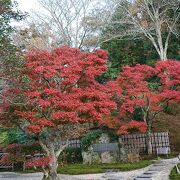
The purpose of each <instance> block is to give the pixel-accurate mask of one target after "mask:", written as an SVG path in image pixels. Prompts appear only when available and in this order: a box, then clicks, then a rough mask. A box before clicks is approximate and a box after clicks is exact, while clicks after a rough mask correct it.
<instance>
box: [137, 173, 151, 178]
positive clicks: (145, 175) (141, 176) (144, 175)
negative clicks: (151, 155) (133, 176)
mask: <svg viewBox="0 0 180 180" xmlns="http://www.w3.org/2000/svg"><path fill="white" fill-rule="evenodd" d="M137 178H152V176H151V175H149V174H142V175H140V176H137Z"/></svg>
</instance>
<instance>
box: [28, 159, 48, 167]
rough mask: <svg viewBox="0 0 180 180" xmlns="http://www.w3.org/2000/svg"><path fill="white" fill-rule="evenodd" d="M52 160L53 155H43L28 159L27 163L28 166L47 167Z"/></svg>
mask: <svg viewBox="0 0 180 180" xmlns="http://www.w3.org/2000/svg"><path fill="white" fill-rule="evenodd" d="M50 162H51V157H50V156H48V157H41V158H37V159H32V160H28V161H26V163H25V167H26V168H32V167H34V166H35V167H46V166H48V165H49V163H50Z"/></svg>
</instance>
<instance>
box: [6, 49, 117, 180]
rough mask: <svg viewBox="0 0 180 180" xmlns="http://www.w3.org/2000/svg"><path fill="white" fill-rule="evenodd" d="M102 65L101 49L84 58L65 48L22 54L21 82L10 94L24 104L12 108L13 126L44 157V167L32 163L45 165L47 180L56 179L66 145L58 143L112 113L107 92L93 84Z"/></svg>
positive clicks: (99, 85)
mask: <svg viewBox="0 0 180 180" xmlns="http://www.w3.org/2000/svg"><path fill="white" fill-rule="evenodd" d="M106 61H107V53H106V52H105V51H103V50H96V51H94V52H91V53H86V52H81V51H80V50H79V49H75V48H69V47H61V48H57V49H55V50H54V51H52V52H47V51H32V52H30V53H28V54H27V55H26V61H25V64H24V71H23V74H22V77H23V78H24V79H25V82H26V83H25V85H24V86H22V85H21V87H22V88H21V89H19V90H18V91H17V90H16V94H19V96H21V97H22V96H23V102H24V105H22V106H15V107H13V123H14V122H15V120H16V122H15V123H16V124H17V125H18V127H19V128H21V129H22V130H24V131H25V132H26V133H29V134H34V135H36V137H37V138H38V141H39V143H40V145H41V147H42V149H43V150H44V152H45V155H46V157H45V161H44V162H45V164H44V165H43V163H42V159H40V160H36V162H35V164H36V166H46V173H47V172H48V174H49V176H50V177H51V178H52V179H58V177H57V167H58V157H59V155H60V154H61V152H62V151H63V149H64V148H65V147H66V146H67V145H68V142H67V143H66V144H63V143H62V141H63V140H65V139H67V136H68V138H71V137H73V135H74V134H77V129H78V128H79V127H80V126H81V124H87V123H97V124H99V125H101V124H105V123H106V122H105V118H104V116H108V115H110V113H111V111H112V110H113V109H115V108H116V104H115V103H114V102H113V101H112V98H111V94H110V93H109V90H108V88H107V87H106V86H105V85H103V84H99V83H98V82H97V81H96V80H95V77H96V76H98V75H101V74H102V73H103V72H104V71H105V70H106V69H107V67H106ZM22 83H23V81H22ZM11 109H12V107H11ZM11 111H12V110H11ZM11 115H12V113H11ZM11 119H12V118H11ZM6 121H7V117H6ZM75 124H77V126H76V125H75ZM70 127H71V128H70ZM67 134H68V135H67ZM48 160H49V163H48V164H47V161H48ZM38 162H39V165H38ZM28 164H29V165H31V164H33V162H28Z"/></svg>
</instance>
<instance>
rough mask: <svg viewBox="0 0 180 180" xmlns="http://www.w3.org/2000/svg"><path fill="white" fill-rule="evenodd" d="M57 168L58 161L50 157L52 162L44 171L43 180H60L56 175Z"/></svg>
mask: <svg viewBox="0 0 180 180" xmlns="http://www.w3.org/2000/svg"><path fill="white" fill-rule="evenodd" d="M57 168H58V159H57V157H55V156H52V161H51V163H50V164H49V166H48V170H45V169H44V177H43V180H60V178H59V177H58V174H57Z"/></svg>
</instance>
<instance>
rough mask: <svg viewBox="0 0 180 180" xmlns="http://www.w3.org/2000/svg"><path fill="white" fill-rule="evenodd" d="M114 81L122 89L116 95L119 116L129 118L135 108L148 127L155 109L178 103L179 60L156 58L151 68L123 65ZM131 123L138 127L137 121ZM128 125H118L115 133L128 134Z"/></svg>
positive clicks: (179, 98) (179, 82)
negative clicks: (140, 113) (118, 127)
mask: <svg viewBox="0 0 180 180" xmlns="http://www.w3.org/2000/svg"><path fill="white" fill-rule="evenodd" d="M116 84H117V85H118V86H119V89H121V91H122V94H121V96H120V97H118V98H119V99H118V98H117V97H116V101H117V104H118V109H119V116H120V118H122V119H123V118H124V117H130V118H132V115H133V113H134V111H135V109H136V108H139V110H140V111H142V114H143V119H142V120H144V123H145V124H146V125H147V126H148V128H151V126H152V122H153V120H154V118H155V116H156V115H157V114H158V113H159V112H161V111H162V110H164V109H165V108H166V107H167V106H168V105H169V104H171V103H179V102H180V86H179V85H180V62H178V61H173V60H169V61H159V62H157V63H156V64H155V67H150V66H148V65H139V64H137V65H135V66H134V67H130V66H125V67H124V68H123V71H122V72H121V73H120V75H119V77H118V78H117V80H116ZM132 122H133V124H134V127H135V126H137V127H139V128H140V127H141V125H138V122H136V123H135V122H134V121H132ZM130 123H131V122H130ZM131 125H132V124H126V125H124V126H121V128H120V129H119V131H118V132H119V133H128V131H127V130H128V129H129V128H130V127H131ZM143 131H144V127H143Z"/></svg>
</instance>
